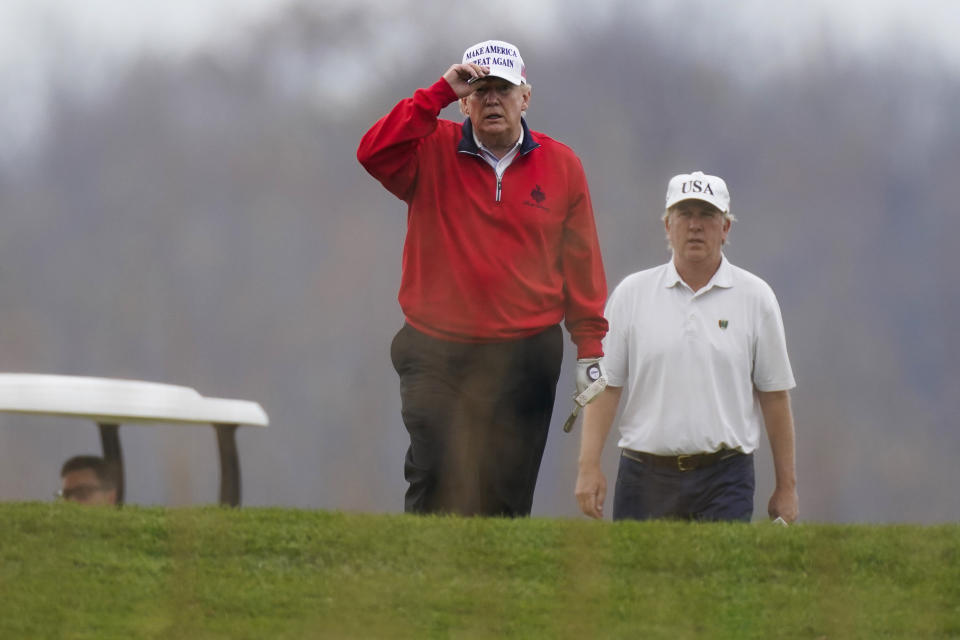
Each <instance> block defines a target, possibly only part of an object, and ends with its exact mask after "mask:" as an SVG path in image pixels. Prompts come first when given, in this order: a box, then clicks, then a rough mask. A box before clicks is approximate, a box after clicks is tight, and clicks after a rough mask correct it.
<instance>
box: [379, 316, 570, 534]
mask: <svg viewBox="0 0 960 640" xmlns="http://www.w3.org/2000/svg"><path fill="white" fill-rule="evenodd" d="M390 356H391V359H392V360H393V366H394V368H395V369H396V370H397V374H399V376H400V398H401V401H402V408H403V409H402V410H403V423H404V425H405V426H406V428H407V432H408V433H409V434H410V447H409V449H408V450H407V457H406V461H405V464H404V476H405V477H406V480H407V482H408V483H409V484H410V486H409V487H408V489H407V493H406V498H405V501H404V510H405V511H406V512H408V513H457V514H462V515H488V516H524V515H529V513H530V508H531V506H532V504H533V490H534V487H535V486H536V483H537V473H538V472H539V470H540V461H541V459H542V457H543V449H544V446H545V445H546V443H547V431H548V430H549V427H550V418H551V416H552V414H553V402H554V399H555V397H556V389H557V379H558V378H559V376H560V362H561V360H562V357H563V337H562V333H561V331H560V327H559V325H558V326H554V327H551V328H549V329H547V330H545V331H543V332H542V333H539V334H537V335H535V336H532V337H530V338H525V339H522V340H514V341H510V342H498V343H491V344H464V343H459V342H449V341H446V340H437V339H435V338H432V337H430V336H427V335H424V334H423V333H421V332H419V331H417V330H415V329H413V328H412V327H410V326H409V325H404V326H403V328H402V329H401V330H400V331H399V332H398V333H397V335H396V336H395V337H394V339H393V343H392V345H391V348H390Z"/></svg>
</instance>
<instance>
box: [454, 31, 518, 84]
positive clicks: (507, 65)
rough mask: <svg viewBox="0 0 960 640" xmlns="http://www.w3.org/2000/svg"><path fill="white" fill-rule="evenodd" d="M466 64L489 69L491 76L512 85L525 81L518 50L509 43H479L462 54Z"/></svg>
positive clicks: (491, 41) (492, 41) (493, 41)
mask: <svg viewBox="0 0 960 640" xmlns="http://www.w3.org/2000/svg"><path fill="white" fill-rule="evenodd" d="M467 63H470V64H478V65H480V66H481V67H490V75H491V76H496V77H498V78H503V79H504V80H507V81H509V82H512V83H513V84H524V83H525V82H526V81H527V69H526V67H524V66H523V58H521V57H520V50H519V49H517V48H516V47H515V46H513V45H512V44H510V43H509V42H504V41H502V40H487V41H485V42H479V43H477V44H475V45H473V46H472V47H470V48H469V49H467V50H466V51H464V52H463V64H467Z"/></svg>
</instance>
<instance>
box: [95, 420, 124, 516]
mask: <svg viewBox="0 0 960 640" xmlns="http://www.w3.org/2000/svg"><path fill="white" fill-rule="evenodd" d="M97 427H99V428H100V445H101V447H102V448H103V459H104V460H106V461H107V462H110V463H113V464H114V465H115V466H116V469H117V504H118V505H121V504H123V494H124V491H123V485H124V482H123V451H122V450H121V449H120V425H118V424H105V423H98V424H97Z"/></svg>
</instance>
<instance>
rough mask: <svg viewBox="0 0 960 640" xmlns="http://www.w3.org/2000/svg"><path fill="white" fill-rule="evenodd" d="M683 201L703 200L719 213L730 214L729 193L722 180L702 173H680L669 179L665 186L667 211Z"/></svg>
mask: <svg viewBox="0 0 960 640" xmlns="http://www.w3.org/2000/svg"><path fill="white" fill-rule="evenodd" d="M683 200H703V201H704V202H709V203H710V204H712V205H713V206H715V207H716V208H717V209H720V211H723V212H724V213H730V192H729V191H728V190H727V183H726V182H724V181H723V178H718V177H717V176H710V175H707V174H705V173H704V172H702V171H694V172H693V173H681V174H680V175H678V176H673V177H672V178H670V184H668V185H667V207H666V208H667V209H669V208H670V207H672V206H673V205H675V204H677V203H678V202H682V201H683Z"/></svg>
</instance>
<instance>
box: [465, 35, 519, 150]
mask: <svg viewBox="0 0 960 640" xmlns="http://www.w3.org/2000/svg"><path fill="white" fill-rule="evenodd" d="M463 62H464V64H466V63H472V64H478V65H480V66H482V67H489V69H490V73H489V74H488V75H487V76H485V77H484V78H483V79H482V80H478V81H477V82H476V85H477V87H476V90H475V91H474V92H473V93H471V94H470V95H469V96H467V97H466V98H461V100H460V110H461V111H462V112H463V114H464V115H466V116H467V117H468V118H470V122H471V124H472V125H473V130H474V132H475V133H476V134H477V137H478V138H480V141H481V142H483V144H484V145H485V146H488V147H491V148H496V147H503V146H507V145H510V144H513V143H514V142H516V141H517V138H519V137H520V131H521V130H522V127H523V125H522V124H521V117H522V116H523V113H524V112H525V111H526V110H527V107H529V105H530V85H529V84H528V83H527V70H526V67H525V66H524V64H523V58H521V57H520V51H519V50H518V49H517V48H516V47H515V46H514V45H512V44H510V43H509V42H503V41H501V40H487V41H485V42H480V43H478V44H475V45H473V46H472V47H470V48H468V49H467V50H466V51H464V53H463Z"/></svg>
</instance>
